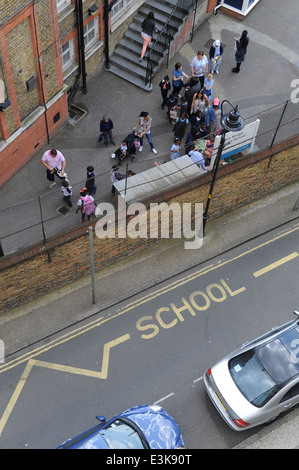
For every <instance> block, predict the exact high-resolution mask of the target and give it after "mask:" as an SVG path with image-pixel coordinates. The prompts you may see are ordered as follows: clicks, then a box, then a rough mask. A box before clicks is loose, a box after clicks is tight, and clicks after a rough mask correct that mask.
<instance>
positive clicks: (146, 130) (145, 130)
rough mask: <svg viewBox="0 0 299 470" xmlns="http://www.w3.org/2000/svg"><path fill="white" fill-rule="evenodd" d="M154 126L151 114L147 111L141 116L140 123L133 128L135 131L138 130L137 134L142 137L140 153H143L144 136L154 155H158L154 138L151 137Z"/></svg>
mask: <svg viewBox="0 0 299 470" xmlns="http://www.w3.org/2000/svg"><path fill="white" fill-rule="evenodd" d="M151 125H152V118H151V117H150V115H149V113H148V112H147V111H142V112H141V113H140V116H139V120H138V123H137V124H136V126H135V127H133V130H134V131H135V130H136V129H137V128H138V131H137V134H138V136H139V137H140V147H139V152H141V151H142V149H143V136H144V135H145V137H146V138H147V140H148V143H149V144H150V147H151V150H152V152H154V153H157V150H156V149H155V147H154V144H153V141H152V137H151V131H150V128H151Z"/></svg>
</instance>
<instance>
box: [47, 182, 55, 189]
mask: <svg viewBox="0 0 299 470" xmlns="http://www.w3.org/2000/svg"><path fill="white" fill-rule="evenodd" d="M55 184H56V182H55V181H53V183H51V184H50V186H49V189H52V188H53V186H55Z"/></svg>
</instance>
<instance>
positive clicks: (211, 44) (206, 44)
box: [205, 39, 226, 49]
mask: <svg viewBox="0 0 299 470" xmlns="http://www.w3.org/2000/svg"><path fill="white" fill-rule="evenodd" d="M214 41H216V39H209V40H208V42H206V43H205V47H207V48H208V49H211V47H212V46H213V42H214ZM221 44H222V47H223V49H224V48H225V47H226V45H225V44H223V42H222V43H221Z"/></svg>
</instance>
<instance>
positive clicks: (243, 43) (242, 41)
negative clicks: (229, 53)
mask: <svg viewBox="0 0 299 470" xmlns="http://www.w3.org/2000/svg"><path fill="white" fill-rule="evenodd" d="M234 39H235V41H236V53H235V59H236V67H234V68H233V69H232V72H234V73H239V72H240V67H241V62H244V60H245V55H246V52H247V46H248V43H249V37H248V33H247V31H246V30H244V31H243V33H242V35H241V37H240V38H234Z"/></svg>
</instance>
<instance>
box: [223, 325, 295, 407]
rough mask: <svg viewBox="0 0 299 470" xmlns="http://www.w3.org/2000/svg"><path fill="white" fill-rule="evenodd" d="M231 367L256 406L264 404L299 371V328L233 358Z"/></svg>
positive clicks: (244, 391) (246, 394)
mask: <svg viewBox="0 0 299 470" xmlns="http://www.w3.org/2000/svg"><path fill="white" fill-rule="evenodd" d="M229 370H230V373H231V376H232V378H233V380H234V382H235V384H236V386H237V387H238V388H239V390H240V391H241V392H242V394H243V395H244V396H245V398H246V399H247V400H248V401H249V402H250V403H252V404H253V405H254V406H257V407H262V406H264V405H265V403H267V401H268V400H270V398H272V397H273V396H274V395H275V394H276V393H277V392H278V391H279V390H280V389H281V388H282V387H283V385H284V384H285V383H286V382H288V381H289V380H290V379H291V378H292V377H294V376H295V375H297V374H299V330H298V328H293V329H291V330H289V331H287V332H286V333H284V334H282V335H281V336H280V337H278V338H276V339H275V340H273V341H270V342H268V343H267V344H265V345H263V346H261V347H259V348H257V349H256V350H255V349H251V350H249V351H246V352H244V353H243V354H240V355H239V356H237V357H235V358H233V359H231V360H230V361H229Z"/></svg>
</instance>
